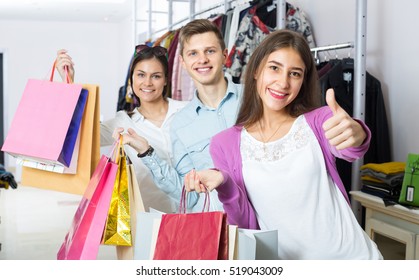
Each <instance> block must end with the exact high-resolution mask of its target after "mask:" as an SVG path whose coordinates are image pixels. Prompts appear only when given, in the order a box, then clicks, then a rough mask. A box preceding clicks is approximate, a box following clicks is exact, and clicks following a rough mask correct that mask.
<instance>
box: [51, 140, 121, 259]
mask: <svg viewBox="0 0 419 280" xmlns="http://www.w3.org/2000/svg"><path fill="white" fill-rule="evenodd" d="M119 145H120V144H119V143H118V144H114V146H113V149H112V153H113V151H114V150H115V147H119ZM117 160H118V159H117ZM117 160H116V161H117ZM117 173H118V164H117V163H116V162H114V161H113V160H112V157H110V156H108V157H107V156H104V155H102V157H101V159H100V161H99V164H98V165H97V167H96V169H95V171H94V173H93V175H92V178H91V179H90V182H89V184H88V186H87V188H86V191H85V193H84V195H83V198H82V200H81V202H80V204H79V207H78V208H77V211H76V213H75V215H74V218H73V222H72V224H71V226H70V229H69V231H68V233H67V235H66V236H65V238H64V242H63V244H62V245H61V247H60V249H59V251H58V253H57V259H58V260H93V259H96V257H97V254H98V251H99V246H100V244H101V240H102V235H103V231H104V227H105V222H106V218H107V214H108V210H109V205H110V201H111V196H112V191H113V188H114V183H115V179H116V177H117V176H118V175H117Z"/></svg>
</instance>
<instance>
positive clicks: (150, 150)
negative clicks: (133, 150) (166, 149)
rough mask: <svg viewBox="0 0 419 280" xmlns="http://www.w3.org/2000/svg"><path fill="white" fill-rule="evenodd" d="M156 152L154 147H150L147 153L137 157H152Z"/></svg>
mask: <svg viewBox="0 0 419 280" xmlns="http://www.w3.org/2000/svg"><path fill="white" fill-rule="evenodd" d="M153 152H154V148H153V147H151V146H149V147H148V149H147V151H145V152H144V153H142V154H140V153H138V154H137V157H139V158H143V157H146V156H151V154H152V153H153Z"/></svg>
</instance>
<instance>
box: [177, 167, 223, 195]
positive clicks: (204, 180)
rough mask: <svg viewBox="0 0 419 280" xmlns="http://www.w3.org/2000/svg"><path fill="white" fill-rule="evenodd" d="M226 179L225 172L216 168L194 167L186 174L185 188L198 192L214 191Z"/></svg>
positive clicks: (188, 190)
mask: <svg viewBox="0 0 419 280" xmlns="http://www.w3.org/2000/svg"><path fill="white" fill-rule="evenodd" d="M223 181H224V176H223V173H221V172H220V171H218V170H215V169H205V170H200V171H196V170H195V169H192V170H191V171H189V172H188V173H187V174H186V175H185V181H184V184H185V190H186V191H187V192H191V191H195V192H197V193H200V192H206V191H207V190H209V191H212V190H213V189H215V188H217V187H218V186H220V185H221V184H222V183H223Z"/></svg>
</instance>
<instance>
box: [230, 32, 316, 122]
mask: <svg viewBox="0 0 419 280" xmlns="http://www.w3.org/2000/svg"><path fill="white" fill-rule="evenodd" d="M282 48H292V49H293V50H295V51H296V52H297V53H298V54H299V55H300V57H301V59H302V60H303V62H304V64H305V67H306V70H305V72H304V80H303V84H302V86H301V89H300V92H299V93H298V96H297V97H296V98H295V100H294V101H293V102H292V103H290V104H289V105H288V106H287V107H286V108H285V109H286V110H287V111H288V113H289V114H290V115H291V116H294V117H297V116H299V115H301V114H303V113H306V112H309V111H311V110H313V109H314V108H316V107H319V106H320V97H321V95H320V86H319V82H318V74H317V69H316V65H315V63H314V59H313V55H312V54H311V51H310V47H309V46H308V44H307V41H306V39H305V38H304V37H303V36H302V35H300V34H299V33H296V32H294V31H290V30H285V29H282V30H277V31H274V32H272V33H270V34H269V35H268V36H267V37H266V38H265V39H264V40H263V41H262V43H261V44H260V45H259V46H258V47H257V48H256V49H255V51H254V52H253V53H252V55H251V57H250V60H249V63H248V64H247V67H246V72H245V76H244V89H243V100H242V103H241V106H240V110H239V113H238V117H237V121H236V124H237V125H243V126H245V127H248V126H250V125H252V124H254V123H256V122H257V121H258V120H260V119H261V118H262V116H263V104H262V100H261V98H260V96H259V94H258V92H257V82H256V79H255V74H257V73H258V70H259V69H260V67H263V66H264V65H265V63H266V60H267V59H268V56H269V55H270V54H271V53H273V52H275V51H277V50H279V49H282Z"/></svg>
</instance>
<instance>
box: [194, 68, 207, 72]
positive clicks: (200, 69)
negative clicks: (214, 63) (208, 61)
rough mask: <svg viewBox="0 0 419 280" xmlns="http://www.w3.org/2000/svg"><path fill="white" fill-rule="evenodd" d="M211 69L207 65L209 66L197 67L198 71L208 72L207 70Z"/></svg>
mask: <svg viewBox="0 0 419 280" xmlns="http://www.w3.org/2000/svg"><path fill="white" fill-rule="evenodd" d="M209 70H210V68H209V67H207V68H197V69H196V71H198V72H207V71H209Z"/></svg>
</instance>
